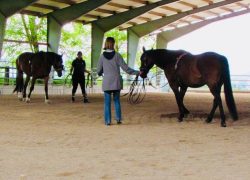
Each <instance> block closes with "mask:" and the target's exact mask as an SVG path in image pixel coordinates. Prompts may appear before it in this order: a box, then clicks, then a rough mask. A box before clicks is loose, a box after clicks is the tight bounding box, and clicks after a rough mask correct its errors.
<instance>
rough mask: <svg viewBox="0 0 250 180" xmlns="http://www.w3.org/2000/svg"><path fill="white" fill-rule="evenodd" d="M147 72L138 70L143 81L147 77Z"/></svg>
mask: <svg viewBox="0 0 250 180" xmlns="http://www.w3.org/2000/svg"><path fill="white" fill-rule="evenodd" d="M147 74H148V71H146V70H144V69H141V70H140V77H141V78H143V79H145V78H146V77H147Z"/></svg>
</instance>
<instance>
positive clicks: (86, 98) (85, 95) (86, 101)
mask: <svg viewBox="0 0 250 180" xmlns="http://www.w3.org/2000/svg"><path fill="white" fill-rule="evenodd" d="M83 103H89V100H88V97H87V94H84V95H83Z"/></svg>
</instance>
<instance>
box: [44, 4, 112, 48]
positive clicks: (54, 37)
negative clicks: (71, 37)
mask: <svg viewBox="0 0 250 180" xmlns="http://www.w3.org/2000/svg"><path fill="white" fill-rule="evenodd" d="M109 1H110V0H98V1H95V0H88V1H84V2H82V3H78V4H72V5H71V6H69V7H66V8H63V9H59V10H56V11H53V12H52V13H49V14H48V15H47V18H48V33H47V41H48V42H47V43H48V45H49V46H48V51H52V52H57V51H58V48H59V42H60V37H61V28H62V26H63V25H64V24H65V23H68V22H71V21H73V20H76V19H77V18H79V17H80V16H82V15H84V14H86V13H88V12H89V11H91V10H93V9H96V8H98V7H99V6H101V5H103V4H106V3H107V2H109Z"/></svg>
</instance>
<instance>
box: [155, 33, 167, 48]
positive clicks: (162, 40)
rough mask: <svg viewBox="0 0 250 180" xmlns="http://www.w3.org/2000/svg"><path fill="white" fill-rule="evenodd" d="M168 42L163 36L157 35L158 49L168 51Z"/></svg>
mask: <svg viewBox="0 0 250 180" xmlns="http://www.w3.org/2000/svg"><path fill="white" fill-rule="evenodd" d="M167 44H168V41H167V39H165V38H164V37H162V36H161V34H157V37H156V49H166V48H167Z"/></svg>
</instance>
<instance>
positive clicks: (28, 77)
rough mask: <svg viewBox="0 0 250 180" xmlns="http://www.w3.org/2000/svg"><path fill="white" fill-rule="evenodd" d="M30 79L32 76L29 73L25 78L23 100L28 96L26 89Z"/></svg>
mask: <svg viewBox="0 0 250 180" xmlns="http://www.w3.org/2000/svg"><path fill="white" fill-rule="evenodd" d="M29 81H30V76H28V75H27V77H26V79H25V83H24V87H23V101H25V98H26V89H27V86H28V83H29Z"/></svg>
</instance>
